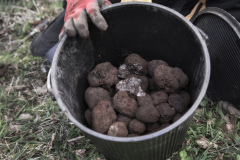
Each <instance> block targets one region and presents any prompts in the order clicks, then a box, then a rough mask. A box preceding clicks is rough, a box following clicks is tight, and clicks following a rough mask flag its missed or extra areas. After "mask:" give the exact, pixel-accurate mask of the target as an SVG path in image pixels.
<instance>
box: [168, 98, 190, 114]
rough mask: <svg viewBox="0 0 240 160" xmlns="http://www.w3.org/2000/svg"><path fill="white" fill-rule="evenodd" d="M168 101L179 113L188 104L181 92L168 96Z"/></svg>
mask: <svg viewBox="0 0 240 160" xmlns="http://www.w3.org/2000/svg"><path fill="white" fill-rule="evenodd" d="M168 103H169V104H170V105H171V106H172V107H173V108H174V109H175V110H176V112H177V113H183V112H184V111H185V109H186V108H187V106H185V104H186V102H184V99H183V97H182V96H180V95H179V94H171V95H170V96H169V98H168Z"/></svg>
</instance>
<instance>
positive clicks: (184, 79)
mask: <svg viewBox="0 0 240 160" xmlns="http://www.w3.org/2000/svg"><path fill="white" fill-rule="evenodd" d="M172 73H173V75H174V76H175V78H176V79H177V80H178V82H179V86H180V87H181V88H184V87H186V85H187V84H188V76H187V75H186V74H185V73H184V72H183V71H182V70H181V69H180V68H178V67H175V68H173V69H172Z"/></svg>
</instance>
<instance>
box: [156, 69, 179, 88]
mask: <svg viewBox="0 0 240 160" xmlns="http://www.w3.org/2000/svg"><path fill="white" fill-rule="evenodd" d="M153 80H154V82H155V84H156V86H157V88H158V89H163V88H164V89H165V90H166V91H167V92H169V93H174V92H175V91H177V90H178V89H179V82H178V80H177V79H176V78H175V76H174V75H173V74H172V67H169V66H166V65H159V66H157V67H156V69H155V70H154V76H153Z"/></svg>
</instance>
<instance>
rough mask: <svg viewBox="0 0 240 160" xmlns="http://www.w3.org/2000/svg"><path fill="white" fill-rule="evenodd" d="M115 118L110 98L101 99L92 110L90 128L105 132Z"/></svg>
mask: <svg viewBox="0 0 240 160" xmlns="http://www.w3.org/2000/svg"><path fill="white" fill-rule="evenodd" d="M116 120H117V115H116V113H115V111H114V109H113V107H112V103H111V101H110V100H103V101H101V102H99V103H98V104H97V106H96V107H94V109H93V110H92V129H93V130H94V131H96V132H99V133H106V132H107V131H108V129H109V127H110V125H111V124H112V123H114V122H116Z"/></svg>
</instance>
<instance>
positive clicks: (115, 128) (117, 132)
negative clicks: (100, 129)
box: [107, 122, 128, 137]
mask: <svg viewBox="0 0 240 160" xmlns="http://www.w3.org/2000/svg"><path fill="white" fill-rule="evenodd" d="M107 134H108V135H109V136H114V137H127V136H128V130H127V127H126V125H125V124H124V123H123V122H115V123H113V124H112V125H111V126H110V127H109V129H108V133H107Z"/></svg>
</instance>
